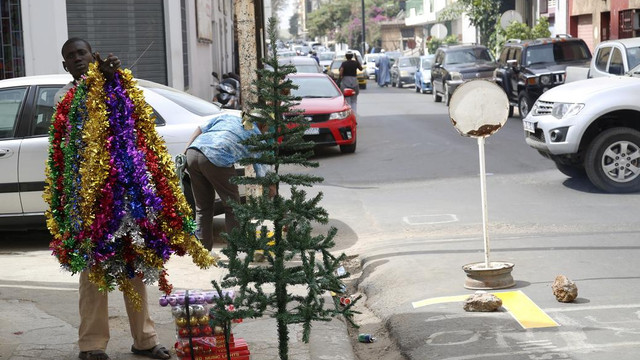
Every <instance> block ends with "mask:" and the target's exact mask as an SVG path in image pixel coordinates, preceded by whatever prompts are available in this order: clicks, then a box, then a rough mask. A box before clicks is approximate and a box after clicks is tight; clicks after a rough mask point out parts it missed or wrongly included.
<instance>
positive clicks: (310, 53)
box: [309, 50, 320, 65]
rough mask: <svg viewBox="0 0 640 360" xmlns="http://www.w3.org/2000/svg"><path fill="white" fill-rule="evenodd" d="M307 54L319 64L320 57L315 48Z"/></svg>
mask: <svg viewBox="0 0 640 360" xmlns="http://www.w3.org/2000/svg"><path fill="white" fill-rule="evenodd" d="M309 56H311V57H312V58H313V59H314V60H315V61H316V62H317V63H318V65H320V58H319V57H318V53H317V52H316V51H315V50H311V51H309Z"/></svg>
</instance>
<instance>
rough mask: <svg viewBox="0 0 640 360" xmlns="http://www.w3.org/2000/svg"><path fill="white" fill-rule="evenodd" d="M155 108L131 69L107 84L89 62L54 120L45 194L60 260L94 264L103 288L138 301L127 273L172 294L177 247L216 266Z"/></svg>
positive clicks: (70, 265) (84, 266)
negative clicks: (198, 233) (170, 266)
mask: <svg viewBox="0 0 640 360" xmlns="http://www.w3.org/2000/svg"><path fill="white" fill-rule="evenodd" d="M151 114H152V110H151V108H150V107H149V105H147V103H146V102H145V101H144V96H143V94H142V91H141V90H140V89H138V88H137V86H136V82H135V81H134V79H133V76H132V75H131V72H130V71H129V70H128V69H125V70H118V71H117V72H116V74H115V76H114V79H113V80H112V81H109V82H108V83H106V82H105V78H104V76H103V75H102V73H101V72H100V71H99V69H98V67H97V64H96V63H93V64H90V66H89V71H88V73H87V75H86V76H85V77H84V78H83V79H82V80H81V81H79V82H78V83H77V85H76V86H74V87H73V88H72V89H71V90H69V91H68V92H67V93H66V94H65V96H64V97H63V99H62V100H61V102H60V103H59V104H58V106H57V108H56V113H55V114H54V117H53V119H52V125H51V129H50V133H49V141H50V144H51V145H50V148H49V158H48V161H47V170H46V174H47V177H46V184H47V185H46V187H45V192H44V199H45V201H46V202H47V203H48V204H49V211H47V214H46V216H47V226H48V227H49V230H50V231H51V233H52V235H53V240H52V241H51V244H50V247H51V250H52V251H53V254H54V255H55V256H56V257H57V258H58V261H59V262H60V264H61V265H62V267H63V268H64V269H66V270H68V271H71V272H72V273H78V272H80V271H84V270H88V271H89V279H90V280H91V281H92V282H93V283H95V284H96V285H97V286H98V287H99V288H100V290H102V291H111V290H113V289H114V288H115V285H118V287H119V288H120V290H122V291H123V292H124V293H125V295H127V296H129V297H130V298H131V299H132V300H133V301H134V303H135V304H137V305H138V306H139V304H140V297H139V295H138V294H137V293H135V291H134V290H133V288H132V287H131V284H130V283H129V282H128V281H127V280H128V279H130V278H133V277H134V276H142V277H143V279H144V281H145V283H152V282H155V281H158V282H159V286H160V289H161V290H162V291H163V292H165V293H166V294H169V293H171V290H172V286H171V285H170V284H169V282H168V281H167V279H166V276H167V273H166V269H165V267H164V265H165V263H166V261H167V260H169V257H170V256H171V255H172V254H174V253H175V254H177V255H180V256H182V255H184V254H186V253H188V254H189V255H191V256H192V258H193V261H194V262H195V263H196V264H197V265H198V266H200V267H202V268H207V267H209V266H211V265H213V258H211V256H209V253H208V252H207V250H206V249H205V248H203V247H202V245H201V244H200V242H199V241H198V240H197V239H196V238H195V237H194V236H193V233H194V230H195V223H194V221H193V220H192V218H191V209H190V208H189V206H188V204H187V202H186V201H185V198H184V195H183V193H182V191H181V190H180V187H179V185H178V178H177V176H176V174H175V172H174V171H173V168H174V167H173V161H172V159H171V156H170V155H169V153H168V151H167V149H166V147H165V145H164V143H163V141H162V139H161V138H160V136H159V135H158V134H157V132H156V130H155V122H154V120H153V117H152V115H151Z"/></svg>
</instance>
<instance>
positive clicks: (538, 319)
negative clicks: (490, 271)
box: [411, 290, 560, 329]
mask: <svg viewBox="0 0 640 360" xmlns="http://www.w3.org/2000/svg"><path fill="white" fill-rule="evenodd" d="M492 294H493V295H495V296H497V297H499V298H500V299H501V300H502V306H503V307H504V308H505V309H507V311H509V313H510V314H511V316H513V318H514V319H515V320H516V321H517V322H518V324H520V326H522V327H523V328H525V329H533V328H544V327H555V326H560V325H558V323H557V322H555V321H554V320H553V319H552V318H551V317H550V316H549V315H547V313H545V312H544V311H543V310H542V309H540V307H538V305H536V304H535V303H534V302H533V301H532V300H531V299H530V298H529V297H528V296H527V295H525V293H523V292H522V291H520V290H517V291H506V292H496V293H492ZM468 297H469V295H458V296H443V297H437V298H431V299H425V300H421V301H416V302H413V303H411V305H413V308H414V309H415V308H419V307H423V306H427V305H434V304H442V303H448V302H459V301H464V300H466V299H467V298H468Z"/></svg>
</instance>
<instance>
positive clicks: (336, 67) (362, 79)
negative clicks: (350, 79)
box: [327, 54, 367, 89]
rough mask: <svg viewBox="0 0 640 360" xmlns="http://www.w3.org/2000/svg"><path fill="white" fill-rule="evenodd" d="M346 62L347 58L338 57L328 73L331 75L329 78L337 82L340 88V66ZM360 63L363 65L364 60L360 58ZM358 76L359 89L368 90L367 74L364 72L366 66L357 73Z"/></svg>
mask: <svg viewBox="0 0 640 360" xmlns="http://www.w3.org/2000/svg"><path fill="white" fill-rule="evenodd" d="M356 57H357V54H356ZM345 60H347V58H345V57H336V58H335V59H333V61H332V62H331V65H330V66H329V71H328V72H327V75H329V77H330V78H331V79H332V80H333V81H335V82H336V84H338V86H340V65H342V62H343V61H345ZM358 61H360V64H361V65H362V58H358ZM356 76H357V78H358V87H360V89H366V88H367V74H366V73H365V72H364V66H363V67H362V70H358V71H357V75H356Z"/></svg>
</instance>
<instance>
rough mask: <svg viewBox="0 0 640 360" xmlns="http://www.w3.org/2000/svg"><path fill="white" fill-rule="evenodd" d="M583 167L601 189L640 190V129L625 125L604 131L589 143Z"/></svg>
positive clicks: (609, 190)
mask: <svg viewBox="0 0 640 360" xmlns="http://www.w3.org/2000/svg"><path fill="white" fill-rule="evenodd" d="M584 166H585V170H586V172H587V176H588V177H589V180H590V181H591V183H593V185H595V186H596V187H597V188H599V189H600V190H603V191H605V192H609V193H629V192H636V191H640V132H639V131H637V130H635V129H631V128H626V127H619V128H613V129H609V130H605V131H603V132H602V133H600V135H598V136H597V137H596V138H595V139H593V141H592V142H591V144H590V145H589V148H588V149H587V155H586V157H585V162H584Z"/></svg>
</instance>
